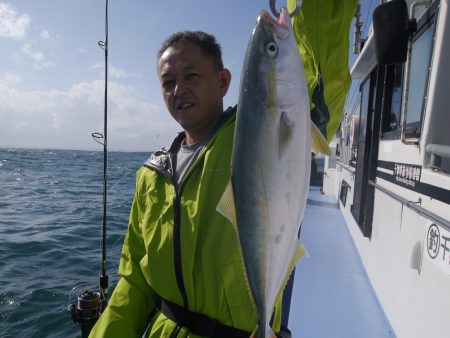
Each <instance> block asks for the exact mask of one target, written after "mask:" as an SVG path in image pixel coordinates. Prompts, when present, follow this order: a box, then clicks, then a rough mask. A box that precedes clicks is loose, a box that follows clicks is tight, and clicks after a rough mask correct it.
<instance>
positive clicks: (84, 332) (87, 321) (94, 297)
mask: <svg viewBox="0 0 450 338" xmlns="http://www.w3.org/2000/svg"><path fill="white" fill-rule="evenodd" d="M75 289H76V287H75V288H73V289H72V291H71V292H70V296H69V306H68V311H69V312H70V314H71V315H72V319H73V321H74V322H75V323H77V324H78V325H79V326H80V328H81V337H82V338H88V336H89V333H90V332H91V330H92V328H93V327H94V325H95V323H96V322H97V319H98V318H99V317H100V315H101V314H102V312H103V311H104V310H105V308H106V305H107V301H106V298H105V296H104V295H103V292H102V293H100V292H95V291H88V290H86V291H84V292H83V293H81V294H80V295H79V296H78V297H77V301H76V304H72V303H71V298H72V293H73V292H74V291H75Z"/></svg>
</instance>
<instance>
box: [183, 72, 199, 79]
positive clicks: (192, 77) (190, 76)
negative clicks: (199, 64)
mask: <svg viewBox="0 0 450 338" xmlns="http://www.w3.org/2000/svg"><path fill="white" fill-rule="evenodd" d="M197 76H198V74H197V73H189V74H187V75H186V78H187V79H189V80H191V79H194V78H196V77H197Z"/></svg>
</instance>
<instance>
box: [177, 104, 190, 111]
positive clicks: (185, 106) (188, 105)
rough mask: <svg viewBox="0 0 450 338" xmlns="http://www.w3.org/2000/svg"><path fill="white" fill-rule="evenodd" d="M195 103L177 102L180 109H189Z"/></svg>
mask: <svg viewBox="0 0 450 338" xmlns="http://www.w3.org/2000/svg"><path fill="white" fill-rule="evenodd" d="M193 105H194V104H193V103H192V102H181V103H179V104H177V109H178V110H183V109H189V108H191V107H192V106H193Z"/></svg>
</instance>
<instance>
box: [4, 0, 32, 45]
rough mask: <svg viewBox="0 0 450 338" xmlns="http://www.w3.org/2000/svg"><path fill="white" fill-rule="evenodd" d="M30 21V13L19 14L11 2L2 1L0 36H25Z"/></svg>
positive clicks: (11, 37)
mask: <svg viewBox="0 0 450 338" xmlns="http://www.w3.org/2000/svg"><path fill="white" fill-rule="evenodd" d="M30 21H31V18H30V16H29V15H28V14H22V15H19V14H18V13H17V12H16V10H15V9H14V8H13V7H12V6H11V5H10V4H8V3H4V2H0V37H5V38H10V39H22V38H24V37H25V34H26V31H27V28H28V26H29V25H30Z"/></svg>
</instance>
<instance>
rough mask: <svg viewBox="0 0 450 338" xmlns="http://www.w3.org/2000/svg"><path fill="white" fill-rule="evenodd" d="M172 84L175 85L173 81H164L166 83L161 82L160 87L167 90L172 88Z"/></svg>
mask: <svg viewBox="0 0 450 338" xmlns="http://www.w3.org/2000/svg"><path fill="white" fill-rule="evenodd" d="M174 83H175V81H173V80H166V81H163V83H162V86H163V88H165V89H168V88H172V87H173V85H174Z"/></svg>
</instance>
